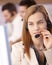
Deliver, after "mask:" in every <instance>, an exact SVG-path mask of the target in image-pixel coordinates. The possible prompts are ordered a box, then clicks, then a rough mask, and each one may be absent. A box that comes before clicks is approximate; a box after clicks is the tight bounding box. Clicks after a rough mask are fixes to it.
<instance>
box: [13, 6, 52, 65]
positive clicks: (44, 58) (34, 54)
mask: <svg viewBox="0 0 52 65" xmlns="http://www.w3.org/2000/svg"><path fill="white" fill-rule="evenodd" d="M22 41H23V42H21V43H19V44H16V45H14V47H13V49H14V48H15V46H16V48H15V52H16V50H17V53H16V54H15V56H16V59H17V60H16V61H17V64H15V65H52V62H51V61H49V60H52V58H51V56H52V23H51V21H50V19H49V15H48V13H47V11H46V9H45V8H44V6H43V5H33V6H31V7H29V8H28V9H27V11H26V14H25V17H24V23H23V31H22ZM13 51H14V50H13ZM12 58H13V59H14V58H15V57H14V56H13V57H12ZM13 59H12V60H13ZM13 61H14V60H13ZM16 61H14V62H16ZM14 62H13V65H14Z"/></svg>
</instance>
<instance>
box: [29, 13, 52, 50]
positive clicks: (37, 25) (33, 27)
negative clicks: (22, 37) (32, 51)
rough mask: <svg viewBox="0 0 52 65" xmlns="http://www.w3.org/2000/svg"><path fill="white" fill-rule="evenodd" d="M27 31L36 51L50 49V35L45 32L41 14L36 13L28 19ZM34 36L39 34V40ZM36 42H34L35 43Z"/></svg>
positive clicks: (51, 36)
mask: <svg viewBox="0 0 52 65" xmlns="http://www.w3.org/2000/svg"><path fill="white" fill-rule="evenodd" d="M28 29H29V32H30V35H31V38H32V41H33V43H34V46H35V47H36V49H37V50H41V49H44V47H43V44H44V45H45V47H46V49H48V48H51V47H52V34H51V33H50V32H49V31H48V30H47V23H46V20H45V18H44V16H43V14H42V13H41V12H36V13H34V14H32V15H31V16H29V18H28ZM36 34H40V37H39V38H35V35H36ZM35 41H36V42H35Z"/></svg>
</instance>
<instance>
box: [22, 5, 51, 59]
mask: <svg viewBox="0 0 52 65" xmlns="http://www.w3.org/2000/svg"><path fill="white" fill-rule="evenodd" d="M36 12H41V13H42V14H43V16H44V18H45V20H46V22H47V29H48V30H49V31H50V32H51V33H52V23H51V21H50V19H49V16H48V13H47V11H46V9H45V7H44V6H43V5H33V6H31V7H29V8H28V9H27V12H26V14H25V17H24V24H23V31H22V40H23V43H24V51H25V52H26V53H27V56H28V57H29V58H30V46H31V44H33V42H32V39H31V35H30V33H29V31H28V17H29V16H31V15H32V14H34V13H36Z"/></svg>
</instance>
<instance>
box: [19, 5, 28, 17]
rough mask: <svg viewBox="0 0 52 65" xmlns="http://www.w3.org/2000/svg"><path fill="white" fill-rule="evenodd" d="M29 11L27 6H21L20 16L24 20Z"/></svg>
mask: <svg viewBox="0 0 52 65" xmlns="http://www.w3.org/2000/svg"><path fill="white" fill-rule="evenodd" d="M26 10H27V6H19V14H20V16H22V18H24V15H25V12H26Z"/></svg>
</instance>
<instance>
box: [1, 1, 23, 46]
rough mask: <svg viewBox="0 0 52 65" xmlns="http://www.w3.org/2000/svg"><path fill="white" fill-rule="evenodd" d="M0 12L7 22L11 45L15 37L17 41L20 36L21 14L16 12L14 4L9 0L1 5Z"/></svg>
mask: <svg viewBox="0 0 52 65" xmlns="http://www.w3.org/2000/svg"><path fill="white" fill-rule="evenodd" d="M2 13H3V15H4V17H5V20H6V23H7V28H8V36H9V42H10V45H12V44H13V43H14V42H15V41H16V39H18V41H19V40H20V37H21V30H22V22H21V16H20V15H19V14H18V12H17V9H16V6H15V5H14V4H13V3H10V2H9V3H6V4H4V5H3V6H2ZM20 27H21V28H20Z"/></svg>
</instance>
